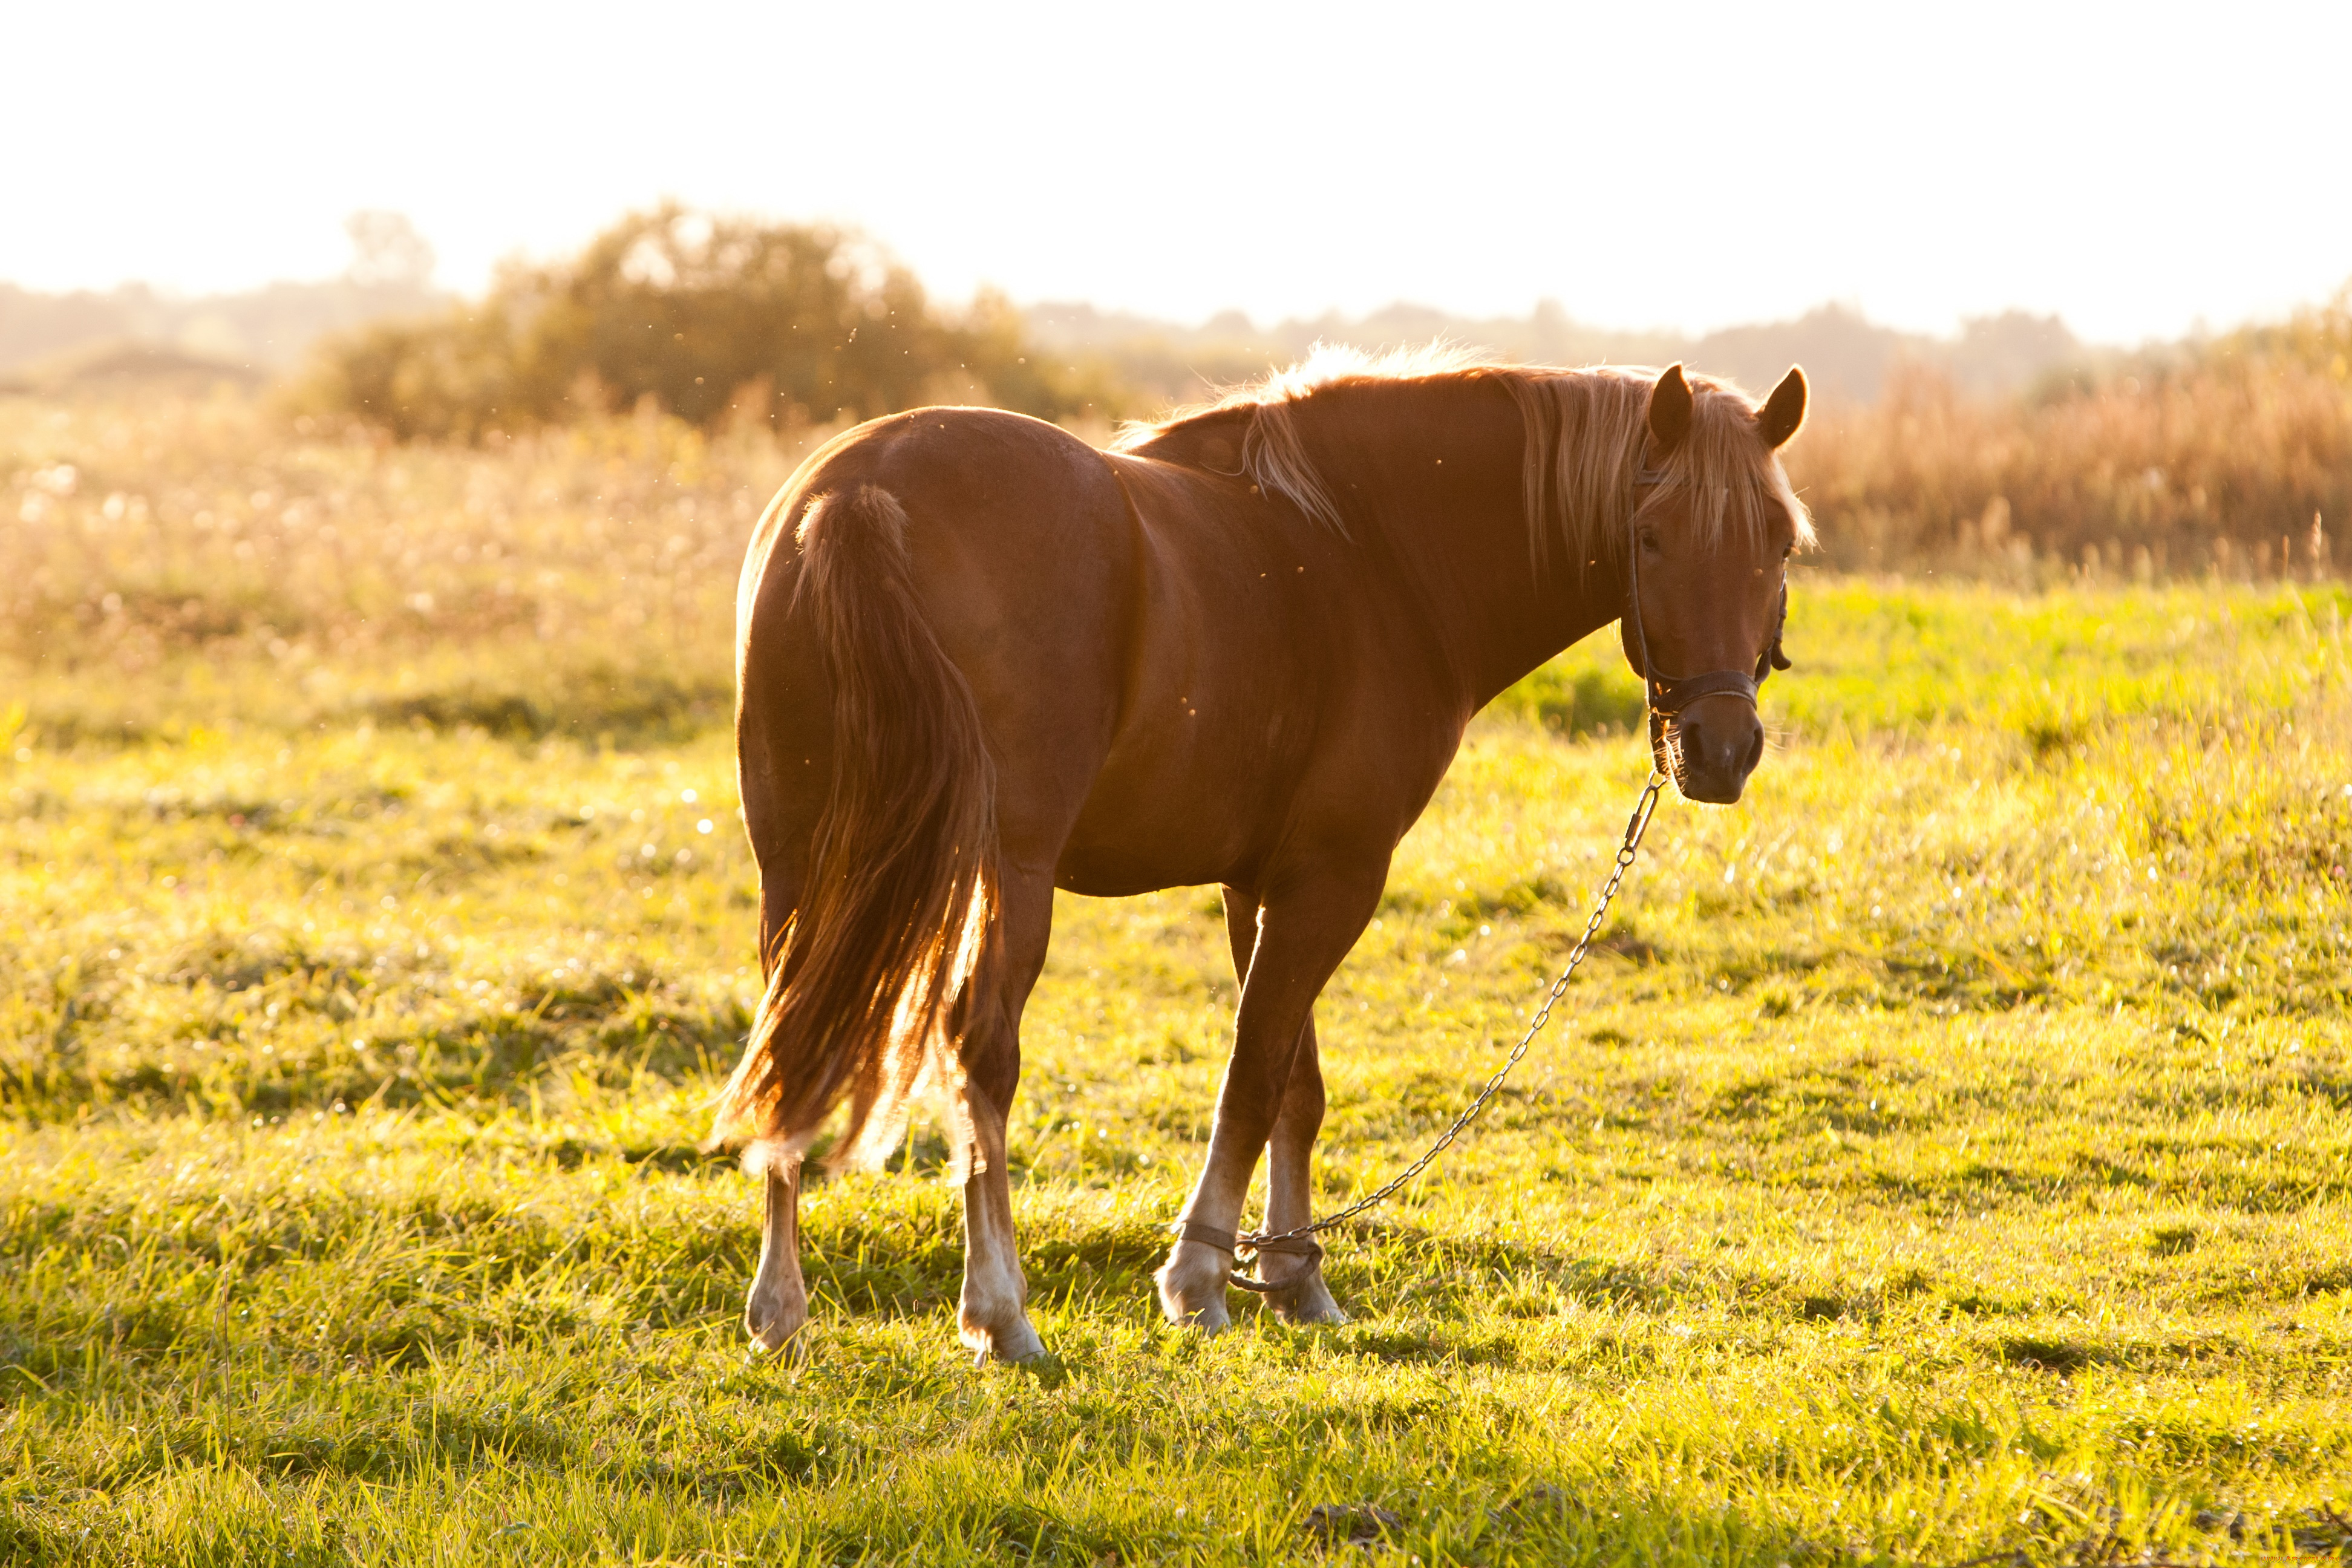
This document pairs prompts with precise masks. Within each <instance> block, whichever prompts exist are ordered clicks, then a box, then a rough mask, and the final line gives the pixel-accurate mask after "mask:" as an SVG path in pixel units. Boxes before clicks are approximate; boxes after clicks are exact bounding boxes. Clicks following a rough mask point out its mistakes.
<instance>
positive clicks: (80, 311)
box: [0, 274, 2100, 404]
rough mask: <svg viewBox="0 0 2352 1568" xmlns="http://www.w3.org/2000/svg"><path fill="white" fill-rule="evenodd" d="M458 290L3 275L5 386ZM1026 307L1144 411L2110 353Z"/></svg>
mask: <svg viewBox="0 0 2352 1568" xmlns="http://www.w3.org/2000/svg"><path fill="white" fill-rule="evenodd" d="M454 298H455V297H454V296H452V295H449V294H446V293H444V292H442V291H440V290H438V289H433V288H431V287H429V286H428V285H427V284H426V283H425V282H424V281H423V280H422V279H419V278H415V277H397V278H384V279H369V278H367V277H365V276H364V275H363V274H355V275H352V276H346V277H343V278H338V279H331V280H328V281H325V282H318V283H272V284H269V285H268V286H267V287H265V288H261V289H253V290H251V291H249V292H247V293H242V294H216V295H209V296H204V297H201V298H182V297H177V296H173V295H168V294H162V293H158V292H157V291H156V290H154V289H151V288H149V287H147V286H146V285H144V284H137V283H133V284H126V285H124V286H123V287H121V288H119V289H111V290H109V291H106V292H102V293H100V292H90V291H81V292H76V293H69V294H43V293H36V292H34V291H32V290H29V289H20V288H17V287H16V286H15V285H13V284H7V283H0V385H9V384H14V385H48V386H54V385H59V384H74V383H79V382H80V381H83V380H86V379H89V378H90V377H91V376H92V375H103V376H105V377H106V378H108V379H126V378H138V377H141V376H142V375H146V374H150V373H152V374H156V375H166V374H168V375H171V376H173V377H175V378H182V379H184V378H188V377H192V376H196V375H199V374H204V373H205V372H207V371H209V372H211V373H214V374H219V375H226V376H229V377H231V378H234V379H239V380H247V381H257V380H262V379H267V378H268V377H270V376H274V375H276V374H279V373H281V372H284V371H287V370H289V369H291V368H293V367H294V366H295V365H296V364H297V363H299V362H300V361H301V360H302V358H303V357H304V355H305V354H307V353H309V351H310V348H311V347H312V346H313V345H314V344H315V343H317V342H318V341H319V340H320V338H322V337H325V336H327V335H328V334H330V333H333V332H340V331H348V330H350V329H352V328H354V327H359V326H362V325H364V324H366V323H368V322H371V321H382V320H385V319H387V318H400V317H421V316H425V315H428V314H434V313H437V312H438V311H440V310H443V309H445V308H446V306H447V305H448V304H449V303H450V302H451V301H452V300H453V299H454ZM1021 316H1022V325H1023V327H1024V331H1025V332H1026V334H1027V335H1028V337H1029V338H1030V339H1031V340H1032V341H1033V342H1034V343H1035V344H1036V345H1037V347H1038V348H1039V349H1041V350H1043V351H1044V352H1045V353H1048V354H1066V355H1068V356H1070V357H1071V358H1072V359H1073V360H1074V361H1075V360H1078V359H1087V360H1094V361H1098V362H1103V363H1107V364H1108V367H1109V368H1110V369H1111V371H1112V372H1113V374H1115V375H1116V377H1117V378H1118V381H1120V382H1121V383H1123V384H1126V385H1127V386H1128V387H1129V389H1131V391H1132V393H1133V394H1134V395H1135V397H1136V399H1137V400H1138V401H1139V402H1140V403H1143V404H1153V403H1160V402H1178V403H1181V402H1189V401H1192V400H1194V399H1197V398H1200V397H1202V396H1204V395H1207V394H1208V393H1209V392H1210V391H1212V390H1213V388H1215V387H1218V386H1223V385H1227V384H1232V383H1234V382H1237V381H1243V380H1246V379H1248V378H1250V377H1253V376H1256V375H1260V374H1264V373H1265V370H1266V369H1267V367H1268V366H1269V365H1273V364H1278V363H1288V362H1290V361H1292V360H1294V359H1297V358H1298V357H1299V356H1300V355H1302V354H1304V353H1306V352H1307V350H1308V349H1309V348H1310V347H1312V346H1313V345H1314V344H1315V343H1316V342H1318V340H1319V341H1324V342H1349V343H1357V344H1360V345H1362V346H1365V347H1382V346H1392V345H1396V344H1403V343H1423V342H1429V341H1430V340H1431V339H1433V338H1439V337H1443V338H1448V339H1451V340H1453V341H1454V342H1461V343H1464V344H1466V345H1469V346H1472V347H1475V348H1480V349H1485V350H1488V351H1491V352H1493V353H1496V354H1499V355H1501V356H1503V357H1504V358H1507V359H1514V360H1524V361H1529V362H1533V363H1549V364H1595V363H1617V364H1663V363H1668V362H1670V361H1673V360H1681V361H1683V362H1684V363H1687V364H1689V365H1691V366H1692V367H1693V368H1694V369H1698V370H1705V371H1711V372H1715V373H1717V374H1725V375H1729V376H1731V377H1733V378H1734V379H1736V380H1738V381H1739V382H1741V383H1743V384H1746V385H1747V386H1748V387H1749V388H1751V389H1753V390H1756V391H1762V390H1763V389H1765V388H1767V387H1769V386H1770V385H1771V384H1773V383H1774V382H1775V381H1777V380H1779V379H1780V375H1781V374H1782V373H1783V372H1785V371H1786V370H1787V369H1788V368H1789V366H1790V365H1791V364H1802V365H1803V366H1804V367H1805V372H1806V374H1807V375H1808V376H1810V377H1811V380H1812V383H1813V386H1814V388H1815V391H1816V392H1817V394H1818V395H1820V396H1821V397H1822V398H1823V399H1824V400H1826V401H1829V402H1833V403H1836V402H1844V403H1871V402H1874V401H1875V400H1876V399H1877V397H1878V395H1879V392H1880V390H1881V388H1882V387H1883V386H1884V384H1885V380H1886V377H1887V375H1888V374H1889V373H1890V372H1891V371H1892V370H1894V369H1895V367H1896V366H1897V365H1901V364H1905V363H1915V364H1920V365H1926V366H1928V367H1932V368H1934V369H1936V370H1937V371H1939V372H1941V373H1942V374H1944V375H1946V376H1947V377H1948V379H1949V380H1950V381H1951V382H1952V383H1953V384H1955V385H1957V386H1958V387H1959V388H1961V389H1962V390H1964V391H1969V392H1973V393H1979V394H1984V395H1999V394H2002V393H2008V392H2013V391H2017V390H2019V389H2021V388H2023V387H2027V386H2030V385H2032V384H2033V383H2035V382H2036V381H2038V380H2040V379H2042V378H2043V377H2045V376H2047V375H2049V374H2052V373H2053V372H2059V371H2065V370H2072V369H2076V368H2079V367H2081V366H2083V365H2084V364H2086V363H2089V362H2091V361H2092V360H2093V359H2095V358H2096V357H2100V356H2099V352H2098V351H2095V350H2094V349H2092V348H2091V347H2089V346H2088V345H2086V344H2084V342H2081V341H2080V340H2079V339H2077V338H2076V337H2075V336H2074V333H2073V332H2072V331H2068V330H2067V328H2066V326H2065V324H2064V323H2063V321H2059V320H2058V319H2057V318H2056V317H2054V316H2032V315H2027V314H2025V313H2023V312H2021V311H2010V312H2008V313H2006V314H2003V315H1999V316H1987V317H1981V318H1979V319H1977V320H1974V321H1969V322H1967V323H1966V324H1965V325H1964V326H1963V328H1962V330H1961V331H1960V334H1959V335H1958V337H1956V338H1936V337H1928V336H1926V335H1923V334H1919V333H1914V332H1902V331H1896V330H1895V329H1894V328H1892V327H1883V326H1879V325H1876V324H1874V323H1873V322H1871V321H1868V320H1866V319H1865V318H1864V317H1863V315H1862V314H1861V313H1860V312H1859V311H1856V310H1853V309H1851V308H1849V307H1847V306H1843V305H1823V306H1821V307H1820V308H1818V309H1816V310H1810V311H1808V312H1806V313H1805V314H1804V315H1802V316H1800V317H1798V318H1797V319H1796V320H1794V321H1775V322H1770V323H1768V324H1764V325H1760V326H1747V327H1732V328H1727V329H1726V330H1724V331H1717V332H1709V333H1707V334H1706V335H1705V336H1702V337H1696V338H1694V337H1689V336H1685V335H1683V334H1680V333H1674V332H1622V331H1606V330H1604V329H1601V328H1598V327H1589V326H1586V325H1583V324H1582V323H1580V322H1578V321H1574V320H1572V319H1571V318H1570V316H1569V315H1568V313H1567V312H1566V311H1565V310H1562V309H1561V308H1560V307H1559V305H1558V304H1557V303H1554V302H1552V301H1549V300H1546V301H1545V302H1543V303H1541V304H1539V305H1538V306H1537V307H1536V308H1535V310H1532V311H1530V312H1529V313H1528V314H1527V315H1526V316H1523V317H1515V316H1498V317H1488V318H1483V319H1482V318H1473V317H1464V316H1452V315H1448V314H1446V313H1445V312H1444V311H1442V310H1432V309H1430V308H1429V307H1427V306H1423V305H1412V304H1402V303H1400V304H1395V305H1391V306H1388V307H1387V308H1386V309H1384V310H1375V311H1373V312H1372V313H1370V315H1366V316H1361V317H1355V318H1349V317H1346V316H1342V315H1339V314H1337V313H1333V314H1328V315H1324V316H1319V317H1316V318H1313V319H1306V318H1293V319H1291V320H1288V321H1281V322H1278V323H1276V324H1274V325H1272V326H1265V327H1261V326H1259V325H1257V324H1256V323H1255V322H1253V321H1251V320H1250V319H1249V318H1248V317H1247V316H1245V315H1244V314H1242V313H1241V312H1240V311H1238V310H1228V311H1225V312H1223V313H1222V314H1220V315H1216V316H1213V317H1211V318H1210V319H1209V320H1207V321H1203V322H1202V323H1200V324H1199V325H1197V326H1185V325H1181V324H1180V323H1177V322H1173V321H1157V320H1154V319H1152V318H1150V317H1146V316H1139V315H1132V314H1128V313H1125V312H1121V311H1115V310H1097V308H1095V307H1094V306H1092V305H1087V304H1068V303H1056V304H1042V305H1034V306H1031V307H1030V308H1028V309H1027V310H1024V311H1023V312H1022V313H1021Z"/></svg>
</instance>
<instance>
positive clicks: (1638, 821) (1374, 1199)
mask: <svg viewBox="0 0 2352 1568" xmlns="http://www.w3.org/2000/svg"><path fill="white" fill-rule="evenodd" d="M1665 787H1666V775H1665V774H1664V773H1660V772H1658V771H1657V769H1656V768H1652V769H1651V770H1650V781H1649V783H1647V784H1644V785H1643V786H1642V796H1641V798H1640V799H1639V800H1637V801H1635V802H1634V803H1633V816H1629V817H1627V818H1626V819H1625V837H1624V839H1623V841H1622V843H1620V844H1619V845H1618V846H1617V863H1616V864H1615V865H1614V866H1612V868H1610V871H1609V877H1608V879H1607V880H1606V881H1604V882H1602V883H1601V896H1600V897H1599V898H1598V899H1596V900H1593V905H1592V916H1591V919H1589V920H1587V921H1585V922H1584V934H1583V935H1582V936H1580V937H1578V938H1577V939H1576V945H1575V946H1574V947H1572V948H1570V950H1569V953H1568V966H1567V967H1566V968H1564V969H1562V970H1561V971H1560V972H1559V979H1557V980H1555V981H1553V982H1552V983H1551V990H1550V991H1549V992H1548V993H1547V994H1545V996H1544V999H1543V1005H1542V1006H1540V1007H1538V1008H1537V1009H1536V1016H1535V1017H1534V1019H1533V1020H1532V1021H1531V1022H1530V1023H1529V1024H1528V1032H1527V1033H1526V1034H1524V1035H1521V1036H1520V1037H1519V1043H1518V1044H1517V1045H1516V1046H1513V1047H1511V1054H1510V1055H1509V1056H1508V1057H1507V1058H1505V1059H1504V1062H1503V1065H1502V1066H1501V1067H1499V1068H1496V1069H1495V1074H1494V1076H1493V1077H1492V1078H1489V1079H1487V1080H1486V1084H1485V1086H1484V1087H1483V1088H1481V1089H1479V1090H1478V1094H1477V1097H1476V1098H1475V1099H1474V1100H1471V1101H1470V1104H1469V1105H1468V1107H1467V1108H1465V1110H1463V1112H1462V1114H1461V1115H1459V1116H1457V1117H1455V1118H1454V1124H1453V1125H1452V1126H1451V1127H1448V1128H1447V1129H1446V1130H1445V1131H1443V1132H1441V1133H1439V1134H1438V1135H1437V1142H1434V1143H1432V1144H1431V1145H1430V1146H1429V1150H1428V1152H1426V1153H1424V1154H1423V1155H1422V1157H1421V1158H1420V1159H1418V1160H1415V1161H1414V1162H1413V1163H1412V1164H1410V1165H1407V1166H1406V1167H1405V1168H1404V1169H1403V1170H1402V1171H1401V1172H1399V1173H1397V1174H1396V1175H1395V1176H1393V1177H1391V1179H1390V1180H1389V1181H1388V1182H1386V1183H1385V1184H1382V1185H1381V1186H1380V1187H1378V1188H1377V1189H1375V1190H1374V1191H1372V1192H1371V1193H1370V1194H1367V1195H1366V1196H1364V1197H1360V1198H1358V1199H1357V1200H1356V1201H1355V1202H1354V1203H1351V1204H1349V1205H1348V1206H1347V1207H1346V1208H1343V1209H1341V1210H1340V1211H1339V1213H1337V1214H1332V1215H1324V1216H1323V1217H1322V1218H1321V1219H1318V1220H1316V1221H1314V1222H1313V1223H1312V1224H1309V1225H1302V1226H1298V1227H1297V1229H1295V1230H1285V1231H1278V1232H1276V1233H1274V1234H1271V1235H1268V1234H1266V1233H1265V1232H1256V1233H1253V1234H1251V1235H1247V1236H1243V1237H1236V1238H1235V1240H1234V1250H1235V1251H1237V1252H1255V1251H1258V1250H1259V1249H1260V1248H1262V1247H1265V1246H1266V1245H1267V1244H1268V1243H1269V1242H1281V1241H1298V1240H1303V1239H1304V1238H1306V1237H1310V1236H1313V1235H1314V1234H1315V1233H1316V1232H1317V1231H1321V1230H1328V1229H1330V1228H1331V1227H1332V1226H1335V1225H1338V1224H1339V1223H1341V1222H1342V1221H1344V1220H1349V1219H1353V1218H1355V1216H1356V1215H1360V1214H1361V1213H1363V1212H1364V1211H1365V1210H1366V1209H1368V1208H1372V1207H1374V1206H1376V1205H1380V1204H1384V1203H1386V1202H1387V1201H1388V1200H1389V1199H1390V1198H1391V1197H1393V1196H1395V1195H1396V1194H1397V1192H1398V1191H1399V1190H1400V1189H1402V1187H1403V1186H1404V1185H1405V1184H1406V1183H1408V1182H1410V1181H1412V1179H1413V1178H1414V1177H1415V1176H1418V1175H1420V1174H1421V1173H1422V1172H1423V1171H1425V1170H1427V1169H1428V1168H1429V1164H1430V1162H1431V1161H1433V1160H1434V1159H1436V1158H1437V1157H1438V1156H1439V1155H1440V1154H1443V1153H1444V1152H1445V1150H1446V1146H1447V1145H1448V1144H1450V1143H1452V1142H1454V1139H1456V1138H1458V1137H1460V1136H1461V1135H1462V1131H1463V1130H1464V1129H1465V1128H1466V1127H1468V1126H1469V1125H1470V1123H1471V1122H1473V1121H1476V1120H1477V1118H1478V1113H1479V1112H1480V1111H1482V1110H1486V1102H1487V1101H1488V1100H1492V1099H1494V1098H1495V1094H1496V1090H1498V1089H1501V1088H1502V1087H1503V1080H1504V1079H1507V1078H1508V1077H1509V1076H1510V1073H1511V1069H1512V1068H1515V1067H1517V1066H1518V1065H1519V1062H1520V1061H1521V1059H1522V1058H1525V1057H1526V1056H1527V1054H1528V1047H1531V1046H1533V1045H1534V1044H1535V1042H1536V1037H1537V1036H1538V1034H1541V1033H1542V1032H1543V1026H1544V1025H1546V1024H1547V1023H1549V1022H1550V1021H1551V1010H1552V1008H1554V1007H1555V1006H1557V1005H1559V999H1560V996H1561V994H1563V993H1565V992H1566V991H1567V990H1568V983H1569V981H1570V980H1571V979H1572V978H1574V977H1575V974H1576V966H1577V965H1578V964H1580V963H1583V962H1584V953H1585V950H1586V949H1587V948H1590V947H1591V945H1592V939H1593V938H1594V937H1596V936H1598V935H1600V934H1601V921H1604V920H1606V919H1608V918H1609V901H1610V900H1612V899H1614V898H1615V897H1616V896H1617V889H1618V886H1619V885H1620V884H1621V883H1622V882H1623V881H1624V880H1625V873H1626V872H1627V871H1629V870H1631V869H1633V858H1634V856H1635V854H1636V853H1637V852H1638V851H1639V850H1640V849H1641V847H1642V835H1643V834H1644V833H1647V832H1648V831H1649V830H1650V818H1651V817H1652V816H1655V815H1656V814H1657V810H1658V792H1659V791H1660V790H1662V789H1664V788H1665ZM1253 1283H1255V1281H1253ZM1260 1288H1261V1289H1263V1287H1260Z"/></svg>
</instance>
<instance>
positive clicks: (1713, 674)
mask: <svg viewBox="0 0 2352 1568" xmlns="http://www.w3.org/2000/svg"><path fill="white" fill-rule="evenodd" d="M1666 482H1667V479H1666V475H1665V474H1664V471H1662V470H1660V469H1656V468H1650V467H1648V466H1647V465H1646V464H1643V465H1639V466H1637V467H1636V468H1634V470H1633V486H1634V488H1635V489H1646V488H1649V487H1653V486H1657V485H1663V484H1664V483H1666ZM1635 510H1639V508H1638V507H1637V508H1636V509H1635ZM1788 622H1789V572H1788V568H1787V567H1786V566H1783V567H1782V568H1781V569H1780V604H1779V605H1777V606H1776V607H1775V608H1774V610H1773V612H1772V640H1771V641H1770V642H1769V643H1768V644H1767V645H1766V646H1765V649H1764V651H1763V652H1762V653H1761V654H1759V655H1758V656H1757V659H1756V668H1755V669H1754V671H1753V672H1749V671H1746V670H1738V669H1712V670H1709V671H1707V672H1706V674H1704V675H1667V674H1665V673H1664V672H1663V671H1661V670H1660V669H1659V668H1657V666H1656V665H1654V664H1653V663H1652V662H1651V660H1650V639H1649V637H1647V636H1646V635H1645V634H1644V632H1643V626H1642V541H1641V537H1640V535H1639V533H1638V532H1637V531H1635V530H1634V528H1633V521H1632V519H1631V518H1630V517H1629V518H1628V519H1627V523H1626V539H1625V626H1626V629H1627V631H1628V632H1630V633H1631V634H1632V637H1631V640H1632V642H1633V656H1634V658H1636V659H1637V660H1638V661H1639V662H1640V664H1641V666H1642V696H1643V705H1644V706H1645V707H1646V708H1647V709H1648V710H1649V719H1650V749H1651V750H1652V751H1654V752H1656V751H1660V750H1662V749H1663V748H1664V744H1665V738H1666V722H1667V721H1668V720H1671V719H1673V718H1674V717H1675V715H1676V714H1678V713H1680V712H1681V711H1682V710H1684V709H1685V708H1687V707H1689V706H1690V705H1691V704H1692V703H1694V702H1696V701H1697V700H1699V699H1701V698H1702V697H1737V698H1738V699H1739V700H1741V701H1743V702H1745V703H1747V704H1748V706H1749V707H1750V708H1753V707H1755V706H1756V689H1757V688H1758V687H1759V686H1761V685H1762V684H1763V683H1764V679H1765V678H1766V677H1767V676H1769V675H1770V674H1771V673H1772V672H1773V671H1774V670H1776V669H1786V668H1789V657H1788V655H1786V654H1784V653H1782V652H1781V651H1780V634H1781V631H1782V630H1783V628H1785V627H1786V626H1787V625H1788Z"/></svg>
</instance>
